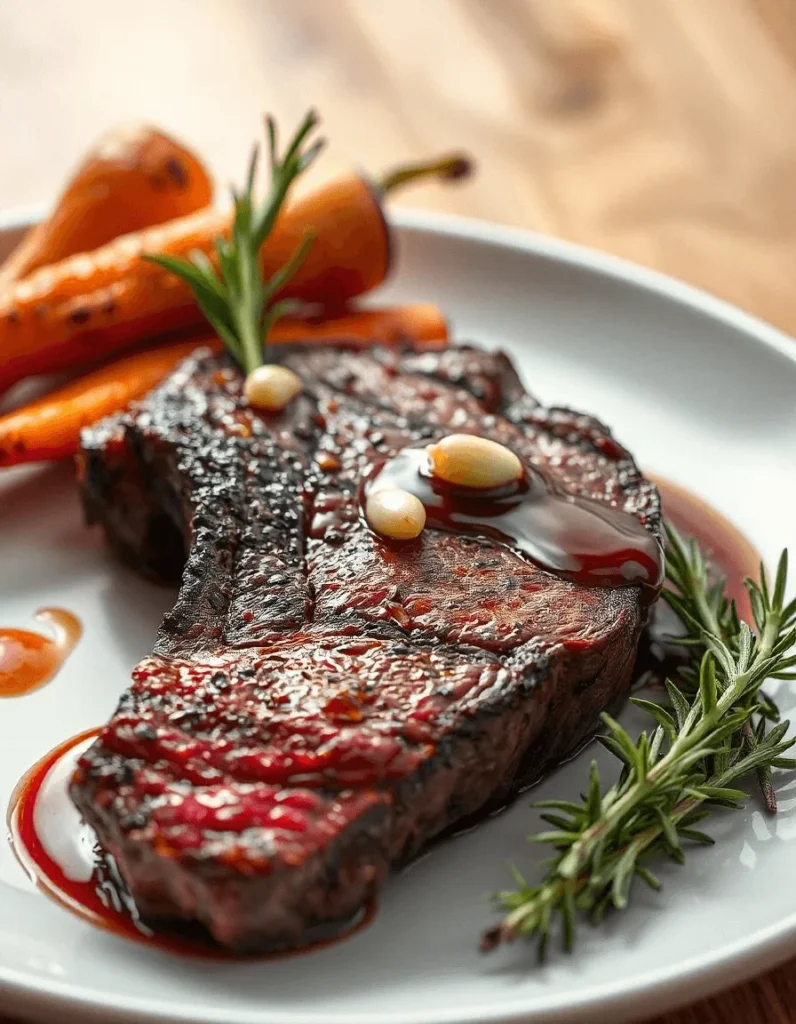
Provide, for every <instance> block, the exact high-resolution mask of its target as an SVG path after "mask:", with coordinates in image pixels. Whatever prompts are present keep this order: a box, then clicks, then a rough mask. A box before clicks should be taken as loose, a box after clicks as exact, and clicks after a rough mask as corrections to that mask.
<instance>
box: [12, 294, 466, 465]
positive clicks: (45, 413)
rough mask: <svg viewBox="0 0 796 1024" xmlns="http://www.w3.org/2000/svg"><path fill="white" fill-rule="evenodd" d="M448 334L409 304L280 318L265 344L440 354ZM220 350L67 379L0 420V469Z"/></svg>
mask: <svg viewBox="0 0 796 1024" xmlns="http://www.w3.org/2000/svg"><path fill="white" fill-rule="evenodd" d="M447 337H448V329H447V324H446V323H445V318H444V317H443V315H442V313H441V312H440V310H439V309H437V307H436V306H433V305H431V304H429V303H416V304H414V305H410V306H391V307H386V308H381V309H368V310H362V311H360V312H348V313H345V314H343V315H341V316H337V317H331V318H329V319H326V320H317V319H316V320H302V319H300V318H298V317H287V318H285V319H283V320H280V321H278V322H277V323H276V324H275V325H274V327H273V328H272V330H271V333H270V335H269V340H270V341H272V342H275V343H281V342H294V341H307V342H314V341H318V342H325V343H327V344H328V343H329V342H330V341H335V340H337V341H340V342H345V343H350V344H361V345H370V344H374V343H377V344H387V345H392V344H398V343H400V342H407V343H411V344H412V345H413V346H414V347H416V348H417V349H419V350H424V349H429V348H444V347H445V345H446V344H447ZM200 346H201V347H209V348H211V349H212V350H213V351H216V352H220V351H221V350H222V345H221V343H220V342H219V341H218V339H217V338H194V339H191V340H189V341H180V342H172V343H170V344H167V345H161V346H160V347H158V348H153V349H148V350H147V351H144V352H138V353H136V354H135V355H128V356H124V357H122V358H121V359H117V360H115V361H114V362H112V363H109V364H107V365H106V366H103V367H101V368H100V369H98V370H94V371H93V372H92V373H88V374H86V375H85V376H84V377H79V378H78V379H76V380H73V381H70V382H69V383H68V384H65V385H64V386H63V387H60V388H57V389H56V390H55V391H51V392H50V393H49V394H46V395H44V396H43V397H42V398H39V399H36V400H35V401H33V402H31V403H29V404H28V405H25V406H23V407H22V408H21V409H16V410H14V411H13V412H10V413H8V414H7V415H5V416H0V466H12V465H16V464H18V463H22V462H46V461H51V460H55V459H64V458H68V457H69V456H70V455H74V454H75V453H76V452H77V450H78V444H79V440H80V431H81V429H82V428H83V427H85V426H88V425H89V424H91V423H96V422H97V421H98V420H100V419H102V418H103V417H104V416H109V415H110V414H111V413H114V412H118V411H119V410H121V409H124V408H125V407H126V406H127V405H129V404H130V402H132V401H133V400H134V399H136V398H140V397H141V396H142V395H145V394H146V393H147V391H149V390H151V389H152V388H153V387H154V386H155V385H156V384H157V383H158V381H160V380H162V379H163V377H165V376H166V374H167V373H168V372H169V371H170V370H171V369H173V367H175V366H176V365H177V364H178V363H179V362H180V361H181V360H182V359H184V358H185V357H186V356H187V355H190V353H191V352H193V351H194V350H195V349H196V348H197V347H200Z"/></svg>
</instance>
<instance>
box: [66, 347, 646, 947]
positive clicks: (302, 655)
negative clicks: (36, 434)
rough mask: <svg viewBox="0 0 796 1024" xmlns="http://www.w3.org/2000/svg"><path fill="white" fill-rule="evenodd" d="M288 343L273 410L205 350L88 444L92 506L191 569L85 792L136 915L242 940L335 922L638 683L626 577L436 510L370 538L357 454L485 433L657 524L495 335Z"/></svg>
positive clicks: (136, 560)
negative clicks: (401, 539) (430, 521)
mask: <svg viewBox="0 0 796 1024" xmlns="http://www.w3.org/2000/svg"><path fill="white" fill-rule="evenodd" d="M279 357H280V358H281V359H282V361H283V362H284V363H285V364H287V365H289V366H290V367H292V368H293V369H294V370H295V371H296V372H297V373H299V374H300V375H301V376H302V378H303V379H304V382H305V393H304V395H302V396H301V397H300V398H298V399H297V400H295V401H294V402H293V403H292V404H291V406H290V407H289V409H288V410H287V411H286V412H284V413H283V414H282V415H280V416H277V417H263V416H260V415H258V414H257V413H256V412H254V411H252V410H250V409H249V408H247V407H246V405H245V403H244V402H243V401H242V399H241V384H242V380H241V377H240V375H239V374H238V372H237V371H236V370H234V369H233V368H232V366H231V365H230V364H229V363H227V362H226V361H225V360H224V359H223V358H219V359H217V358H213V357H210V356H209V355H208V356H203V355H201V354H199V355H198V356H196V357H193V358H192V359H190V360H188V361H187V362H186V363H184V364H183V365H182V367H181V368H179V369H178V370H177V371H176V372H174V373H173V374H172V375H171V376H170V377H169V378H168V379H167V380H166V381H165V382H164V383H163V384H162V385H161V386H160V387H159V388H157V389H156V390H155V391H154V392H152V393H151V394H150V395H149V396H148V397H147V398H146V399H145V400H144V401H143V402H142V403H140V404H139V405H138V406H137V407H136V408H135V410H134V411H132V412H130V413H128V414H125V415H123V416H121V417H120V418H117V419H113V420H109V421H105V422H104V423H102V424H101V425H99V426H97V427H96V428H94V429H92V430H89V431H87V432H85V433H84V437H83V450H82V487H83V497H84V502H85V507H86V511H87V515H88V518H89V520H90V521H91V522H98V523H101V524H102V525H103V527H104V529H105V531H106V533H107V536H108V539H109V541H110V543H111V544H112V546H113V547H114V548H115V549H116V551H117V552H118V553H119V554H120V555H121V556H122V557H124V558H125V559H127V560H128V561H130V562H132V563H133V564H134V565H135V566H137V567H138V568H139V569H141V570H142V571H144V572H146V573H148V574H149V575H151V576H155V577H160V578H163V579H166V580H177V579H180V580H181V583H180V590H179V596H178V598H177V603H176V605H175V607H174V609H173V610H172V611H171V612H169V614H168V615H167V616H166V617H165V619H164V621H163V624H162V626H161V629H160V632H159V635H158V638H157V642H156V645H155V650H154V653H153V655H152V656H151V657H148V658H146V659H145V660H144V661H143V662H142V663H141V664H140V665H139V666H138V667H137V668H136V670H135V672H134V674H133V683H132V686H131V687H130V689H128V690H127V692H126V693H125V694H124V696H123V697H122V699H121V702H120V704H119V706H118V708H117V710H116V712H115V713H114V715H113V717H112V719H111V721H110V722H109V724H108V725H107V726H106V727H105V728H104V730H103V731H102V732H101V734H100V736H99V738H98V739H97V741H96V742H95V743H94V745H93V746H92V747H91V748H90V749H89V750H88V752H87V753H86V754H85V755H84V756H83V758H82V760H81V762H80V765H79V767H78V770H77V772H76V774H75V777H74V779H73V782H72V786H71V793H72V797H73V799H74V801H75V803H76V804H77V806H78V807H79V809H80V810H81V811H82V813H83V815H84V816H85V818H86V819H87V820H88V822H89V823H90V824H91V825H92V826H93V827H94V828H95V829H96V831H97V834H98V836H99V839H100V842H101V844H102V846H103V847H104V848H105V849H106V850H107V851H109V852H110V853H111V854H112V855H113V856H114V857H115V859H116V861H117V863H118V866H119V868H120V870H121V873H122V875H123V877H124V879H125V881H126V883H127V885H128V886H129V888H130V890H131V892H132V894H133V896H134V898H135V901H136V904H137V906H138V908H139V910H140V912H141V914H142V916H143V917H144V918H146V919H154V918H183V919H189V920H195V921H198V922H201V923H202V924H203V925H205V926H206V927H207V929H209V931H210V932H211V933H212V935H213V936H214V937H215V938H216V939H217V940H218V941H219V942H220V943H223V944H224V945H226V946H229V947H231V948H233V949H235V950H257V949H266V948H275V947H293V946H298V945H301V944H302V943H303V942H305V941H306V940H307V937H308V935H310V934H311V933H312V930H313V928H314V926H317V925H322V924H325V923H329V922H336V921H342V920H344V919H346V918H349V917H350V916H351V915H352V914H354V913H356V912H357V911H358V910H359V909H360V908H362V907H363V906H364V905H365V904H366V903H367V901H368V900H369V899H370V898H371V897H372V896H373V895H374V893H375V892H376V891H377V890H378V888H379V886H380V885H381V884H382V882H383V880H384V878H385V876H386V874H387V872H388V870H389V868H390V866H391V865H395V864H397V863H401V862H404V861H406V860H407V859H409V858H411V857H413V856H414V855H415V854H417V852H418V851H419V850H420V849H421V848H422V847H423V846H424V844H426V843H427V842H428V841H429V840H431V839H433V838H434V837H435V836H437V835H438V834H439V833H440V832H442V831H443V830H444V829H446V828H448V827H449V826H451V825H453V824H455V823H456V822H457V821H460V820H461V819H463V818H465V817H467V816H471V815H473V814H475V813H477V812H479V811H480V810H482V809H483V808H484V807H486V806H488V805H490V804H491V805H493V806H494V802H495V801H497V800H501V799H505V798H506V797H507V796H508V795H510V793H511V792H512V791H515V790H516V789H517V787H518V786H519V785H521V784H522V783H523V781H527V780H529V779H531V778H535V777H537V776H539V775H540V774H541V773H542V772H543V771H544V770H545V768H546V767H549V766H550V765H552V764H554V763H555V762H556V761H557V760H559V759H560V758H562V757H564V756H566V755H567V754H568V753H570V752H571V751H572V750H573V749H575V748H576V747H577V746H578V745H579V744H580V743H581V742H582V741H583V740H584V738H585V737H586V736H587V735H588V734H589V733H590V732H591V731H592V730H593V729H594V727H595V723H596V720H597V716H598V714H599V712H600V711H602V710H603V709H605V708H607V707H609V706H611V705H613V704H614V703H616V702H617V700H619V699H621V697H622V696H623V695H624V693H625V692H626V690H627V688H628V685H629V682H630V678H631V673H632V668H633V662H634V658H635V653H636V646H637V642H638V638H639V633H640V630H641V628H642V625H643V619H644V609H643V606H642V601H641V592H640V588H639V587H637V586H626V587H597V588H587V587H583V586H580V585H578V584H575V583H570V582H565V581H564V580H562V579H560V578H558V577H557V576H554V575H551V574H550V573H548V572H546V571H544V570H542V569H540V568H537V567H536V566H535V565H533V564H530V563H529V562H528V561H526V560H524V559H523V558H521V557H520V556H519V555H518V554H517V553H515V552H514V551H512V550H510V549H509V548H508V547H506V546H503V545H501V544H499V543H497V542H495V541H490V540H487V539H481V538H474V537H465V536H461V535H458V534H452V533H445V532H441V531H438V530H432V529H427V530H426V531H425V532H424V533H423V534H422V535H421V537H420V538H419V539H418V540H417V541H414V542H411V543H408V544H405V545H403V546H398V545H395V544H391V543H388V542H385V541H382V540H380V539H379V538H378V537H376V536H374V535H373V534H372V533H371V531H370V530H369V529H368V527H367V525H366V524H365V523H364V522H363V520H362V517H361V515H360V511H359V487H360V483H361V480H362V478H363V475H364V474H366V472H367V470H368V469H369V467H371V466H373V465H374V463H376V462H378V461H381V460H384V459H385V458H387V457H389V456H391V455H392V454H394V453H396V452H398V451H400V450H401V449H403V448H405V447H407V446H410V445H418V444H422V443H424V442H427V441H431V440H434V439H438V438H440V437H442V436H444V435H445V434H448V433H450V432H452V431H457V432H472V433H478V434H481V435H484V436H488V437H491V438H493V439H495V440H497V441H500V442H502V443H504V444H506V445H508V446H509V447H510V448H512V449H513V450H514V451H515V452H517V454H518V455H519V456H520V457H521V458H522V459H523V460H525V461H526V463H528V464H530V465H533V466H534V467H536V468H537V469H538V470H540V471H541V472H542V473H544V474H546V475H547V476H548V477H549V478H551V479H553V480H555V482H556V485H557V486H558V487H560V488H563V489H564V490H566V491H568V492H570V493H572V494H581V495H584V496H588V497H591V498H594V499H596V500H598V501H601V502H607V503H609V504H611V505H613V506H615V507H618V508H622V509H624V510H626V511H628V512H629V513H631V514H633V515H635V516H636V517H637V518H638V519H639V520H640V521H641V522H642V523H644V524H645V525H646V526H647V528H648V529H650V530H651V531H652V532H653V533H655V534H656V535H657V534H658V531H659V528H660V508H659V498H658V494H657V491H656V489H655V487H654V486H653V485H652V484H651V483H649V482H648V481H647V480H645V479H644V478H643V477H642V475H641V474H640V473H639V471H638V469H637V468H636V466H635V464H634V462H633V460H632V458H631V457H630V455H629V454H628V453H627V452H626V451H624V450H623V449H622V448H621V447H620V446H619V445H618V444H617V443H616V442H615V441H614V440H613V439H612V438H611V436H610V434H609V433H608V431H607V429H606V428H605V427H603V426H602V425H601V424H600V423H598V422H597V421H596V420H593V419H591V418H590V417H586V416H581V415H579V414H575V413H572V412H569V411H566V410H560V409H559V410H556V409H547V408H544V407H542V406H540V405H539V404H538V403H537V402H536V401H535V400H534V399H533V398H532V397H531V396H530V395H528V394H526V393H525V391H524V390H523V388H522V386H521V385H520V383H519V381H518V379H517V376H516V374H515V372H514V370H513V368H512V366H511V364H510V362H509V361H508V359H507V358H506V357H505V356H503V355H501V354H493V353H488V352H485V351H482V350H480V349H477V348H474V347H467V346H460V347H453V348H451V349H449V350H447V351H443V352H440V353H413V352H408V351H397V350H385V349H375V350H371V351H368V352H362V351H353V350H346V349H344V348H329V347H325V348H319V347H312V346H308V347H292V348H289V349H285V350H283V351H282V352H281V353H280V356H279ZM272 358H274V356H272Z"/></svg>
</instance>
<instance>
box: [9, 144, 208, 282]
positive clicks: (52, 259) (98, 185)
mask: <svg viewBox="0 0 796 1024" xmlns="http://www.w3.org/2000/svg"><path fill="white" fill-rule="evenodd" d="M212 197H213V186H212V183H211V181H210V178H209V177H208V174H207V171H206V170H205V169H204V167H203V166H202V164H201V163H200V162H199V160H198V159H197V158H196V157H195V156H194V155H193V154H192V153H191V152H190V151H189V150H187V149H185V147H184V146H181V145H180V143H178V142H177V141H175V140H174V139H172V138H171V137H170V136H168V135H164V134H163V133H162V132H159V131H157V130H156V129H155V128H150V127H149V126H147V125H132V126H129V127H124V128H116V129H114V130H113V131H111V132H108V133H107V134H106V135H104V136H103V137H102V138H101V139H100V140H99V141H98V142H97V144H96V145H95V146H94V148H93V149H92V150H91V151H90V152H89V153H88V154H87V156H86V158H85V160H84V161H83V163H82V164H81V165H80V166H79V167H78V169H77V171H76V172H75V174H74V175H73V177H72V178H71V180H70V181H69V183H68V184H67V186H66V188H65V190H64V192H63V193H62V195H61V197H60V199H59V200H58V203H57V205H56V207H55V210H54V211H53V213H52V215H51V216H50V218H49V219H48V220H46V221H44V222H43V223H41V224H39V225H37V226H36V227H35V228H33V229H32V230H31V231H30V232H29V233H28V234H27V235H26V236H25V238H24V239H23V241H22V242H21V243H20V245H19V246H18V248H17V249H16V250H15V251H14V252H13V253H12V254H11V256H10V257H9V258H8V259H7V260H6V262H5V263H4V264H3V266H2V267H0V286H2V285H5V284H8V283H9V282H11V281H16V280H18V279H19V278H21V277H25V276H26V275H27V274H30V273H31V271H33V270H36V269H37V268H38V267H41V266H44V265H45V264H47V263H57V262H58V261H59V260H64V259H66V258H67V257H68V256H73V255H74V254H75V253H80V252H86V251H88V250H90V249H96V248H97V247H98V246H101V245H104V244H105V243H106V242H110V241H111V240H112V239H114V238H118V236H119V235H126V234H128V233H129V232H131V231H140V230H141V229H142V228H147V227H150V226H151V225H153V224H162V223H163V222H164V221H167V220H173V219H174V218H175V217H184V216H186V215H187V214H189V213H193V212H194V211H196V210H201V209H202V208H203V207H205V206H207V205H208V204H209V203H210V200H211V199H212Z"/></svg>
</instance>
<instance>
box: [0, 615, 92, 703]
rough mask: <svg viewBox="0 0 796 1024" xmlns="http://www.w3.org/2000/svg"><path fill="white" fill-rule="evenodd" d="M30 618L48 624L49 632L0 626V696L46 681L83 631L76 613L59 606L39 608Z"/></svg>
mask: <svg viewBox="0 0 796 1024" xmlns="http://www.w3.org/2000/svg"><path fill="white" fill-rule="evenodd" d="M34 619H35V620H36V621H37V622H42V623H45V624H47V625H48V626H50V628H51V629H52V633H53V635H52V636H45V635H44V634H42V633H36V632H34V631H33V630H29V629H0V697H22V696H24V695H25V694H26V693H31V692H32V691H33V690H37V689H38V688H39V687H40V686H44V684H45V683H48V682H49V681H50V680H51V679H53V678H54V676H55V675H57V673H58V670H59V669H60V668H61V666H62V665H63V663H64V662H65V661H66V659H67V658H68V657H69V655H70V654H71V653H72V651H73V650H74V648H75V646H76V644H77V642H78V640H80V637H81V635H82V633H83V627H82V626H81V624H80V620H79V619H78V618H77V616H76V615H73V614H72V613H71V612H68V611H65V610H64V609H63V608H42V609H40V610H39V611H37V612H36V614H35V615H34Z"/></svg>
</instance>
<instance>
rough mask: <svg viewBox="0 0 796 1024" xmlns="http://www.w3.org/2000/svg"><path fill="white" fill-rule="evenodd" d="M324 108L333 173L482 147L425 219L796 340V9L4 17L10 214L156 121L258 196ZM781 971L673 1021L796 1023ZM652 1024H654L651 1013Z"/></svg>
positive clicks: (363, 4) (199, 7)
mask: <svg viewBox="0 0 796 1024" xmlns="http://www.w3.org/2000/svg"><path fill="white" fill-rule="evenodd" d="M309 105H316V106H317V107H318V108H319V109H320V111H321V112H322V114H323V117H324V121H325V125H326V130H327V131H328V135H329V138H330V139H331V146H330V155H329V157H328V158H327V160H326V161H325V171H324V172H318V173H329V171H330V170H331V169H333V168H334V167H335V165H339V164H340V163H343V162H347V161H350V160H353V161H356V162H357V163H360V164H362V165H364V166H365V167H368V168H373V169H379V168H382V167H385V166H386V165H389V164H390V163H391V162H392V161H395V160H399V159H405V158H407V157H410V158H411V157H420V156H422V155H425V154H428V153H430V152H433V151H435V150H440V149H445V148H448V147H452V146H461V145H465V146H467V147H468V148H469V149H470V150H471V151H472V152H473V153H474V154H476V155H477V157H478V158H479V160H480V164H481V167H480V173H479V176H478V179H477V180H476V181H475V182H474V183H473V184H471V185H469V186H467V187H466V188H463V189H460V190H449V191H445V192H443V191H441V190H439V189H437V188H432V187H428V188H420V189H418V190H416V191H415V192H413V193H412V194H411V196H410V197H408V198H407V200H406V201H407V202H411V203H412V204H414V205H422V206H429V207H435V208H439V209H445V210H453V211H457V212H461V213H466V214H470V215H472V216H475V217H484V218H488V219H491V220H497V221H502V222H505V223H509V224H515V225H520V226H524V227H529V228H534V229H536V230H539V231H546V232H550V233H553V234H557V235H562V236H565V237H567V238H571V239H575V240H577V241H580V242H585V243H588V244H590V245H594V246H597V247H599V248H602V249H607V250H610V251H611V252H614V253H618V254H620V255H622V256H626V257H629V258H631V259H634V260H637V261H639V262H641V263H645V264H648V265H650V266H653V267H657V268H659V269H661V270H665V271H668V272H669V273H671V274H674V275H676V276H678V277H681V278H684V279H686V280H688V281H690V282H692V283H694V284H697V285H700V286H702V287H703V288H706V289H708V290H709V291H711V292H713V293H715V294H717V295H720V296H722V297H723V298H726V299H729V300H730V301H732V302H735V303H736V304H738V305H740V306H742V307H744V308H745V309H747V310H750V311H752V312H754V313H756V314H758V315H759V316H761V317H763V318H765V319H767V320H770V321H771V322H773V323H775V324H777V325H778V326H779V327H781V328H784V329H785V330H788V331H791V332H794V331H796V290H794V283H795V282H796V127H795V126H796V0H236V2H230V0H136V3H135V4H134V5H130V4H126V3H125V4H123V3H122V2H121V0H71V2H70V3H68V4H67V3H62V2H61V0H37V2H36V3H31V0H0V139H1V140H2V159H0V208H1V207H9V206H14V205H16V204H23V203H33V202H38V201H42V200H43V201H47V200H49V199H51V198H52V196H53V195H54V193H55V191H56V189H57V188H58V185H59V182H60V181H61V179H62V176H63V173H64V171H65V169H66V168H67V167H68V166H69V165H70V163H72V162H74V161H75V160H76V159H77V158H78V157H79V155H80V154H81V152H82V151H83V150H84V149H85V147H86V146H87V145H88V144H89V143H90V142H91V140H92V139H93V138H94V137H95V136H96V135H97V134H98V133H99V132H100V131H101V130H103V129H104V128H106V127H107V126H109V125H111V124H114V123H116V122H118V121H120V120H130V119H141V118H143V119H148V120H151V121H155V122H158V123H160V124H163V125H165V126H166V127H167V128H170V129H172V130H174V131H176V132H178V133H179V134H181V135H182V136H183V137H184V138H185V139H186V140H187V141H188V142H189V143H191V144H193V145H194V146H195V147H196V148H197V149H198V150H199V151H200V152H202V153H204V154H207V156H208V158H209V159H210V161H211V163H212V165H213V167H214V169H215V170H216V172H217V173H218V175H219V178H220V179H221V180H222V181H227V180H240V177H241V173H242V168H243V166H244V164H245V161H246V157H247V153H248V149H249V146H250V144H251V141H252V139H253V138H254V137H255V136H256V135H257V134H258V132H259V130H260V129H259V126H260V120H259V119H260V115H261V113H262V112H263V111H264V110H266V109H270V110H272V111H274V112H275V113H276V114H277V115H278V117H279V118H280V119H281V120H282V121H284V123H285V124H293V123H295V122H296V121H297V119H298V118H299V117H300V115H301V114H302V113H303V112H304V110H305V108H306V107H307V106H309ZM795 974H796V967H795V966H794V965H789V966H786V967H784V968H782V969H780V970H778V971H775V972H772V973H770V974H768V975H766V976H765V977H763V978H761V979H759V980H758V981H756V982H753V983H751V984H748V985H744V986H742V987H741V988H738V989H735V990H733V991H731V992H728V993H726V994H725V995H723V996H721V997H720V998H718V999H714V1000H711V1001H709V1002H706V1003H702V1004H700V1005H699V1006H697V1007H694V1008H692V1009H689V1010H684V1011H682V1012H679V1013H674V1014H669V1015H668V1016H666V1017H665V1018H661V1019H660V1020H659V1021H658V1024H662V1021H665V1024H697V1022H698V1024H712V1022H720V1021H725V1020H730V1019H733V1020H734V1021H738V1022H739V1024H784V1022H787V1021H796V1011H795V1010H794V1007H796V982H794V980H793V979H794V975H795ZM654 1009H655V1008H654V1007H652V1006H651V1007H650V1012H654Z"/></svg>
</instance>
